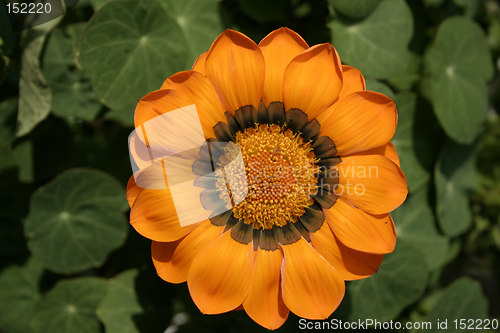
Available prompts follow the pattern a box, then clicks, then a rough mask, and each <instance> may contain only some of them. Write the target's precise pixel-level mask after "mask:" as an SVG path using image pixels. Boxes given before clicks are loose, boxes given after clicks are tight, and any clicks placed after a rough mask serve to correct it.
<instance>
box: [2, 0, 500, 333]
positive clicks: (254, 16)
mask: <svg viewBox="0 0 500 333" xmlns="http://www.w3.org/2000/svg"><path fill="white" fill-rule="evenodd" d="M67 3H68V4H73V5H72V6H71V7H69V8H66V14H65V16H64V17H61V18H58V19H56V20H53V21H51V22H49V23H46V24H44V25H41V26H38V27H35V28H33V29H31V30H25V31H22V32H21V33H12V31H11V30H10V28H9V25H8V20H7V17H6V13H5V11H4V8H3V7H2V10H1V11H0V37H1V44H0V45H1V47H0V332H5V333H26V332H76V333H78V332H109V333H114V332H119V333H128V332H130V333H132V332H163V331H164V330H165V329H166V328H167V327H169V326H170V327H171V329H173V328H176V329H177V332H239V333H241V332H254V331H259V330H261V331H264V329H262V328H261V327H259V326H258V325H257V324H255V323H254V322H253V321H252V320H250V319H249V318H248V317H247V316H246V314H245V313H244V312H243V311H236V312H231V313H227V314H222V315H217V316H203V315H202V314H200V312H199V311H198V309H197V308H196V307H195V306H194V304H193V302H192V301H191V299H190V297H189V293H188V291H187V287H186V285H185V284H181V285H171V284H167V283H165V282H163V281H162V280H160V279H159V278H158V277H157V276H156V273H155V271H154V268H153V266H152V263H151V259H150V252H149V251H150V242H149V241H148V240H146V239H144V238H142V237H141V236H139V235H138V234H137V233H136V232H135V231H134V230H133V229H132V228H131V227H130V226H129V225H128V206H127V203H126V201H125V184H126V182H127V180H128V177H129V176H130V174H131V168H130V165H129V160H128V150H127V136H128V134H129V133H130V131H131V130H132V126H133V111H134V106H135V103H136V102H137V101H138V99H139V98H140V97H142V96H143V95H145V94H146V93H147V92H149V91H152V90H155V89H158V88H159V87H160V85H161V83H162V82H163V80H164V79H165V78H166V77H168V76H169V75H171V74H173V73H175V72H177V71H181V70H186V69H189V68H191V65H192V63H193V61H194V60H195V59H196V57H197V55H199V54H200V53H202V52H203V51H206V50H207V49H208V48H209V47H210V45H211V43H212V41H213V40H214V39H215V38H216V37H217V35H218V34H220V33H221V32H222V31H223V30H224V28H232V29H237V30H239V31H241V32H243V33H245V34H247V35H248V36H250V37H251V38H253V39H254V40H255V41H256V42H258V41H259V40H260V39H261V38H263V37H264V36H265V35H266V34H267V33H269V32H270V31H272V30H274V29H276V28H279V27H281V26H288V27H290V28H292V29H294V30H295V31H297V32H298V33H299V34H301V35H302V36H303V37H304V39H305V40H306V41H307V42H308V43H309V44H310V45H313V44H316V43H322V42H332V43H333V45H334V46H335V47H336V49H337V50H338V52H339V54H340V56H341V59H342V61H343V63H345V64H349V65H352V66H355V67H358V68H360V69H361V71H362V72H363V74H364V75H365V78H366V82H367V87H368V89H371V90H375V91H380V92H382V93H384V94H386V95H388V96H390V97H391V98H393V99H394V100H395V101H396V103H397V106H398V111H399V125H398V129H397V132H396V135H395V137H394V139H393V143H394V145H395V146H396V147H397V149H398V152H399V154H400V158H401V164H402V168H403V170H404V172H405V174H406V176H407V178H408V186H409V192H410V194H409V196H408V199H407V201H406V202H405V203H404V205H403V206H402V207H400V208H399V209H397V210H396V211H395V212H394V213H393V217H394V220H395V224H396V228H397V233H398V244H397V247H396V250H395V251H394V253H392V254H389V255H387V256H386V258H385V259H384V262H383V264H382V266H381V267H380V270H379V272H378V273H377V274H376V275H374V276H373V277H371V278H369V279H365V280H362V281H357V282H351V283H348V288H347V293H346V297H345V299H344V301H343V303H342V304H341V306H340V308H339V309H338V310H337V311H336V312H335V313H334V314H333V316H332V318H339V319H342V320H351V321H355V320H358V319H364V318H372V319H378V320H381V321H382V320H386V321H387V320H397V321H401V322H405V321H414V322H415V321H423V320H428V321H431V322H432V323H435V322H437V320H438V319H440V320H441V321H442V320H444V319H448V322H449V328H452V320H453V319H455V318H464V319H469V318H470V319H476V318H488V317H489V318H495V317H496V318H498V317H500V302H499V300H500V268H499V267H500V265H499V263H500V255H499V250H500V214H499V213H500V164H499V161H500V119H499V117H498V110H499V107H500V90H499V87H500V76H499V73H498V72H499V64H500V60H499V55H500V4H499V3H498V2H497V1H494V0H484V1H480V0H408V1H404V0H364V1H361V0H356V1H354V0H276V1H269V0H222V1H217V0H182V1H179V0H109V1H104V0H80V1H79V2H76V1H67ZM298 320H299V318H297V317H295V316H294V315H292V314H291V315H290V318H289V319H288V321H287V322H286V324H285V325H284V326H283V327H282V328H281V329H279V331H280V332H294V331H298V330H299V323H298ZM432 331H435V328H434V329H433V330H432ZM450 331H453V330H450ZM472 331H473V330H472ZM477 331H480V330H477Z"/></svg>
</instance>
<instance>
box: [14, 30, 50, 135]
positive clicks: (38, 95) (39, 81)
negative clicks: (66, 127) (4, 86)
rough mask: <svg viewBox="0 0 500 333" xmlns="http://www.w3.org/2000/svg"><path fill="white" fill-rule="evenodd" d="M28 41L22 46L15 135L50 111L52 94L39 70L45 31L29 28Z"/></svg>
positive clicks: (32, 125) (24, 132)
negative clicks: (17, 125) (17, 124)
mask: <svg viewBox="0 0 500 333" xmlns="http://www.w3.org/2000/svg"><path fill="white" fill-rule="evenodd" d="M28 34H29V37H27V38H29V41H28V42H27V43H26V44H25V46H24V51H23V56H22V60H21V79H20V81H19V113H18V117H17V120H18V123H19V127H18V129H17V136H23V135H26V134H28V133H29V132H31V130H32V129H33V128H34V127H35V126H36V125H37V124H38V123H39V122H41V121H42V120H44V119H45V118H46V117H47V116H48V115H49V113H50V103H51V99H52V94H51V92H50V88H49V87H48V85H47V82H46V81H45V78H44V77H43V74H42V72H41V70H40V62H39V59H38V57H39V55H40V52H41V51H42V47H43V44H44V42H45V38H46V33H45V32H42V31H37V30H29V33H28Z"/></svg>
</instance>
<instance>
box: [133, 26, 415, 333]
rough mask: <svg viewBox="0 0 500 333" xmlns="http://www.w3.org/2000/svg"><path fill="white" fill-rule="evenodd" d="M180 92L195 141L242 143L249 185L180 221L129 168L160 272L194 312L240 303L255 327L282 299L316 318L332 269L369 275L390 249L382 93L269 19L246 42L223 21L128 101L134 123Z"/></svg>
mask: <svg viewBox="0 0 500 333" xmlns="http://www.w3.org/2000/svg"><path fill="white" fill-rule="evenodd" d="M190 104H195V105H196V108H197V112H198V115H199V117H200V120H201V125H202V129H203V132H204V135H205V138H206V139H207V140H216V141H222V142H224V141H227V142H233V143H235V144H237V145H238V147H239V148H240V149H241V154H242V156H243V160H244V163H245V171H246V177H247V180H248V195H247V197H246V198H245V199H244V200H243V201H242V202H240V203H238V204H237V205H234V206H233V207H231V208H230V209H229V210H228V211H226V212H224V213H222V214H220V215H218V216H214V217H212V218H210V219H207V220H205V221H203V222H200V223H197V224H194V225H189V226H184V227H181V226H180V224H179V219H178V217H177V215H176V210H175V206H174V203H173V199H172V195H171V193H170V191H169V189H168V188H167V189H163V190H159V189H143V188H140V187H139V186H137V185H136V183H135V181H134V178H133V177H132V178H131V179H130V181H129V184H128V187H127V199H128V201H129V203H130V206H131V216H130V222H131V224H132V226H133V227H134V228H135V229H136V230H137V231H138V232H139V233H140V234H141V235H143V236H145V237H147V238H149V239H151V240H153V242H152V257H153V262H154V265H155V267H156V270H157V272H158V274H159V276H160V277H161V278H162V279H164V280H165V281H168V282H171V283H182V282H185V281H187V283H188V287H189V291H190V294H191V297H192V298H193V301H194V302H195V303H196V305H197V306H198V308H199V309H200V310H201V312H203V313H206V314H217V313H223V312H227V311H231V310H234V309H237V308H241V307H242V308H243V309H244V310H245V311H246V313H247V314H248V315H249V316H250V317H251V318H252V319H253V320H254V321H256V322H257V323H259V324H260V325H262V326H264V327H266V328H268V329H276V328H278V327H280V326H281V325H282V324H283V323H284V322H285V321H286V318H287V316H288V314H289V311H292V312H293V313H295V314H296V315H298V316H300V317H303V318H308V319H325V318H328V317H329V316H330V315H331V314H332V312H333V311H334V310H335V309H336V308H337V307H338V305H339V304H340V302H341V300H342V298H343V297H344V291H345V284H344V281H346V280H357V279H362V278H366V277H368V276H370V275H372V274H374V273H375V272H376V271H377V270H378V267H379V265H380V263H381V261H382V257H383V255H384V254H386V253H389V252H392V251H393V250H394V246H395V242H396V234H395V229H394V224H393V221H392V219H391V217H390V215H389V212H391V211H392V210H394V209H395V208H397V207H398V206H399V205H401V204H402V203H403V201H404V200H405V198H406V195H407V186H406V179H405V176H404V175H403V173H402V171H401V169H400V166H399V158H398V155H397V153H396V151H395V149H394V146H393V145H392V144H391V143H390V142H389V141H390V140H391V138H392V137H393V135H394V132H395V130H396V124H397V112H396V107H395V104H394V102H393V101H392V100H391V99H389V98H388V97H387V96H385V95H382V94H379V93H377V92H372V91H366V90H365V82H364V79H363V76H362V75H361V73H360V72H359V70H357V69H356V68H353V67H350V66H345V65H344V66H343V65H342V64H341V62H340V59H339V56H338V54H337V52H336V51H335V49H334V48H333V46H332V45H331V44H328V43H325V44H319V45H315V46H312V47H309V46H308V45H307V43H306V42H305V41H304V40H303V39H302V38H301V37H300V36H299V35H298V34H297V33H295V32H293V31H291V30H289V29H287V28H281V29H278V30H275V31H273V32H272V33H270V34H269V35H268V36H266V37H265V38H264V39H263V40H262V41H261V42H260V43H259V45H257V44H255V43H254V42H253V41H252V40H251V39H249V38H248V37H246V36H245V35H244V34H241V33H239V32H237V31H233V30H226V31H225V32H224V33H222V34H221V35H220V36H219V37H218V38H217V39H216V40H215V42H214V43H213V44H212V46H211V48H210V50H209V51H208V52H205V53H203V54H202V55H200V57H199V58H198V60H197V61H196V63H195V64H194V66H193V69H192V70H190V71H184V72H179V73H176V74H174V75H172V76H171V77H169V78H168V79H167V80H166V81H165V83H164V84H163V86H162V87H161V89H160V90H158V91H155V92H152V93H150V94H148V95H147V96H145V97H144V98H143V99H141V101H140V102H139V103H138V105H137V108H136V112H135V126H136V127H139V126H141V125H142V124H144V123H145V122H146V121H148V120H150V119H152V118H154V117H156V116H158V115H161V114H164V113H166V112H169V111H171V110H174V109H178V108H180V107H184V106H186V105H190ZM297 170H300V172H296V171H297ZM193 171H195V166H194V165H193ZM269 184H274V185H277V188H278V190H275V189H276V187H269ZM198 185H199V186H200V187H201V188H203V190H202V195H201V196H200V198H203V197H205V198H206V197H207V196H208V197H209V196H210V195H216V196H217V195H219V197H218V198H219V199H220V200H222V199H224V200H229V199H228V198H222V194H221V193H222V192H220V191H219V192H218V190H219V189H220V186H221V182H220V179H217V178H214V179H213V182H211V183H210V182H208V183H206V182H204V183H202V184H198ZM203 194H205V195H203ZM200 200H201V199H200ZM228 205H229V203H228ZM208 206H210V205H208Z"/></svg>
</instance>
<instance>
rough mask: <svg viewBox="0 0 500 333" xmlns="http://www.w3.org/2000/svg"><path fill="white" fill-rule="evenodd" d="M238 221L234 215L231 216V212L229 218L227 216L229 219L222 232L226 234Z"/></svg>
mask: <svg viewBox="0 0 500 333" xmlns="http://www.w3.org/2000/svg"><path fill="white" fill-rule="evenodd" d="M238 221H239V220H238V219H237V218H236V217H234V215H233V214H232V211H231V216H229V219H228V220H227V223H226V227H225V228H224V232H226V231H228V230H229V229H231V228H232V227H234V226H235V225H236V223H238Z"/></svg>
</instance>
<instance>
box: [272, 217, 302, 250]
mask: <svg viewBox="0 0 500 333" xmlns="http://www.w3.org/2000/svg"><path fill="white" fill-rule="evenodd" d="M276 230H277V231H278V242H279V243H280V244H282V245H288V244H293V243H295V242H296V241H298V240H299V239H300V238H301V237H302V236H301V235H300V232H299V231H298V230H297V229H296V228H295V227H294V226H293V224H292V223H290V222H289V223H287V224H285V225H284V226H282V227H278V228H277V229H276Z"/></svg>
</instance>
